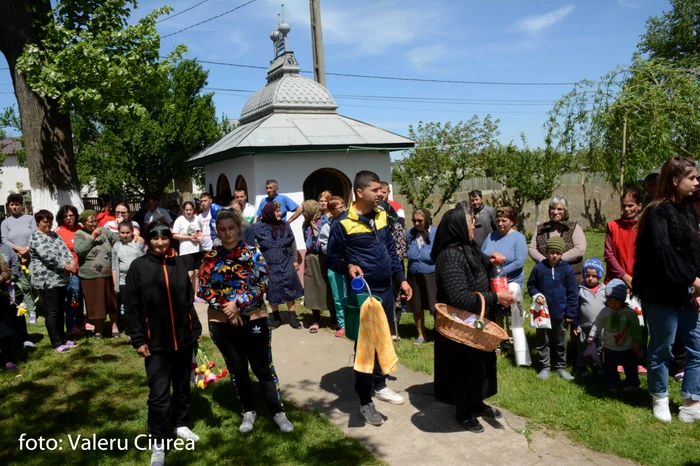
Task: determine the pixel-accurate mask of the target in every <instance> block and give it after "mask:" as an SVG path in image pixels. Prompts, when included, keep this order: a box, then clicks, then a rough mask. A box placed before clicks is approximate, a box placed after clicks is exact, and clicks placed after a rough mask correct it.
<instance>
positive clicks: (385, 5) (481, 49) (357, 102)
mask: <svg viewBox="0 0 700 466" xmlns="http://www.w3.org/2000/svg"><path fill="white" fill-rule="evenodd" d="M201 1H202V0H170V1H165V0H141V1H139V2H138V8H137V9H136V10H134V12H133V17H132V20H134V21H135V20H137V19H138V18H140V17H142V16H144V15H145V14H147V13H148V12H150V11H152V10H153V9H154V8H156V7H159V6H163V5H166V4H167V5H171V6H172V7H173V8H174V11H173V12H172V13H171V16H172V15H175V14H177V13H178V12H181V11H183V10H185V9H187V8H190V7H192V6H194V5H196V4H198V3H200V2H201ZM246 1H247V0H207V1H205V2H204V3H202V4H201V5H199V6H197V7H195V8H193V9H191V10H189V11H187V12H185V13H183V14H180V15H178V16H174V17H172V18H168V19H166V20H164V21H162V22H160V23H158V30H159V32H160V34H161V36H165V35H167V34H171V33H176V34H174V35H172V36H170V37H164V38H162V40H161V52H162V55H166V54H167V53H168V52H170V51H171V50H172V49H173V47H175V46H176V45H178V44H185V45H186V46H187V47H188V49H189V51H188V54H187V58H197V59H199V60H206V61H215V62H225V63H235V64H243V65H255V66H264V67H267V66H268V65H269V62H270V60H272V59H273V58H274V57H273V47H272V42H271V41H270V37H269V36H270V32H271V31H272V30H273V29H274V27H275V23H276V21H277V14H278V13H279V12H280V11H281V6H280V4H281V1H277V0H255V1H254V2H253V3H250V4H249V5H246V6H244V7H242V8H240V9H238V10H236V11H234V12H232V13H229V14H226V15H223V16H221V17H219V18H217V19H214V20H212V21H209V22H206V23H204V24H202V25H200V26H196V27H193V28H191V29H188V30H186V31H183V32H177V31H180V30H181V29H183V28H186V27H188V26H191V25H194V24H196V23H198V22H200V21H204V20H206V19H208V18H211V17H214V16H216V15H219V14H221V13H224V12H226V11H228V10H231V9H233V8H235V7H237V6H239V5H241V4H244V3H245V2H246ZM284 3H285V7H284V12H285V19H286V21H287V22H288V23H289V24H290V27H291V31H290V33H289V35H288V49H289V50H292V51H294V53H295V55H296V58H297V60H298V62H299V64H300V66H301V68H302V70H307V71H308V70H312V69H313V63H312V62H313V60H312V54H311V29H310V25H309V1H308V0H286V1H284ZM669 8H670V6H669V3H668V1H667V0H585V1H578V2H568V1H566V0H564V1H554V0H534V1H526V0H480V1H474V0H433V1H430V2H426V1H425V0H352V1H347V0H321V19H322V25H323V38H324V47H325V60H326V72H328V73H333V72H335V73H351V74H363V75H375V76H394V77H405V78H417V79H433V80H435V79H437V80H459V81H480V82H501V83H502V82H507V83H513V82H520V83H522V82H528V83H573V82H576V81H579V80H581V79H584V78H587V79H593V80H595V79H599V78H600V77H601V76H603V75H604V74H606V73H607V72H608V71H610V70H612V69H614V68H615V67H616V66H618V65H626V64H628V63H630V60H631V58H632V53H633V52H634V51H635V50H636V46H637V43H638V42H639V38H640V35H641V34H643V33H644V31H645V23H646V20H647V18H648V17H649V16H655V15H660V14H662V12H663V11H665V10H668V9H669ZM164 18H165V17H164ZM6 66H7V65H6V62H5V60H4V57H2V55H0V109H1V108H5V107H7V106H11V105H15V106H16V100H15V97H14V94H13V92H12V86H11V79H10V75H9V71H7V70H6V69H2V68H6ZM204 66H205V68H208V69H209V87H210V88H224V89H238V90H242V91H249V92H232V91H216V93H215V97H214V101H215V103H216V110H217V114H219V115H221V114H226V115H227V116H228V117H230V118H237V117H238V116H239V114H240V111H241V109H242V107H243V105H244V104H245V102H246V100H247V99H248V97H249V96H250V95H251V94H252V92H253V91H255V90H257V89H259V88H261V87H262V86H264V85H265V76H266V71H265V70H263V69H254V68H239V67H230V66H219V65H211V64H204ZM305 76H307V77H310V78H311V79H313V77H312V75H308V74H307V75H305ZM327 87H328V89H329V91H330V92H331V94H332V95H334V97H335V100H336V102H337V103H338V105H339V108H338V112H339V113H341V114H342V115H345V116H348V117H351V118H355V119H358V120H362V121H364V122H367V123H370V124H373V125H376V126H379V127H382V128H384V129H386V130H389V131H393V132H395V133H398V134H402V135H407V134H408V127H409V125H411V124H412V125H416V124H417V123H418V122H419V121H424V122H429V121H440V122H448V121H450V122H453V123H456V122H458V121H462V120H468V119H469V118H471V117H472V116H473V115H475V114H476V115H478V116H479V117H481V118H483V117H484V116H486V115H488V114H491V115H492V117H493V118H494V119H499V120H500V123H499V130H500V133H501V136H500V138H501V139H500V140H501V142H503V143H507V142H509V141H510V140H515V141H517V140H518V139H519V134H520V133H521V132H524V133H526V134H527V138H528V143H529V144H530V145H532V146H537V145H541V144H542V141H543V137H544V132H543V131H542V128H543V124H544V122H545V120H546V117H547V116H546V113H547V111H549V110H550V109H551V108H552V105H553V104H554V102H555V101H556V100H557V99H559V98H560V97H562V96H563V95H564V94H566V93H567V92H568V91H569V90H571V88H572V85H571V84H566V85H540V86H522V85H476V84H448V83H433V82H420V81H396V80H381V79H364V78H351V77H341V76H332V75H331V76H328V77H327ZM387 97H389V99H387ZM407 98H408V99H407Z"/></svg>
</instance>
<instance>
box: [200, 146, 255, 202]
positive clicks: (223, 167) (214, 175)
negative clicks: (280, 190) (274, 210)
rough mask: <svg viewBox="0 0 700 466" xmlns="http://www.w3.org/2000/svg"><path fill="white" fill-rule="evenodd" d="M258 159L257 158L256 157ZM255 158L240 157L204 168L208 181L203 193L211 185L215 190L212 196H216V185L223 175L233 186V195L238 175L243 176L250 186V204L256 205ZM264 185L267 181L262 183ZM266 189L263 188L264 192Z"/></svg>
mask: <svg viewBox="0 0 700 466" xmlns="http://www.w3.org/2000/svg"><path fill="white" fill-rule="evenodd" d="M256 157H257V156H256ZM254 163H255V158H254V157H253V156H252V155H248V156H245V157H238V158H235V159H231V160H224V161H223V162H217V163H212V164H209V165H206V166H205V167H204V176H205V179H206V184H207V185H206V186H204V187H203V190H202V191H199V192H198V194H199V193H200V192H203V191H206V190H208V189H209V184H210V183H211V185H212V187H213V188H214V192H212V195H214V196H216V184H217V181H218V180H219V175H221V174H222V173H223V174H224V175H226V177H227V178H228V182H229V185H231V194H233V190H234V189H236V178H238V175H243V178H245V181H246V183H247V184H248V202H250V203H251V204H255V203H254V200H255V196H254V193H255V181H256V180H255V170H254ZM262 182H263V183H264V182H265V180H263V181H262ZM264 191H265V187H264V186H263V192H264Z"/></svg>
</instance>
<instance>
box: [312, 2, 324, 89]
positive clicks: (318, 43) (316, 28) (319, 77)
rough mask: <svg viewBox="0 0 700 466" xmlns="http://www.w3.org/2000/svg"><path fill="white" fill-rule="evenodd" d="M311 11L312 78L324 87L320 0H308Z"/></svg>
mask: <svg viewBox="0 0 700 466" xmlns="http://www.w3.org/2000/svg"><path fill="white" fill-rule="evenodd" d="M309 10H310V12H311V46H312V49H313V56H314V80H315V81H316V82H317V83H319V84H320V85H321V86H323V87H326V60H325V58H324V57H323V31H322V28H321V0H309Z"/></svg>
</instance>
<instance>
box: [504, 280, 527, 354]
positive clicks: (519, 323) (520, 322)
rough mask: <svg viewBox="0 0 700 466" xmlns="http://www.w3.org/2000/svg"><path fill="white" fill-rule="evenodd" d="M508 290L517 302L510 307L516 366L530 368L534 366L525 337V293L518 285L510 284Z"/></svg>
mask: <svg viewBox="0 0 700 466" xmlns="http://www.w3.org/2000/svg"><path fill="white" fill-rule="evenodd" d="M508 290H510V292H511V293H513V296H515V299H516V301H515V302H514V303H513V304H511V305H510V331H511V333H512V334H513V353H514V354H515V364H516V365H518V366H529V365H531V364H532V359H531V358H530V349H529V348H528V346H527V338H526V337H525V328H524V327H525V319H524V317H523V314H524V312H523V308H524V307H525V306H524V305H523V291H522V289H521V288H520V285H518V284H517V283H509V284H508Z"/></svg>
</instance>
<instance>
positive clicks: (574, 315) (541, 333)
mask: <svg viewBox="0 0 700 466" xmlns="http://www.w3.org/2000/svg"><path fill="white" fill-rule="evenodd" d="M565 249H566V245H565V244H564V240H563V239H562V238H561V236H552V237H551V238H549V240H548V241H547V256H546V258H545V260H543V261H542V262H540V263H539V264H537V265H536V266H535V268H534V269H532V273H531V274H530V278H529V279H528V281H527V290H528V292H529V293H530V296H532V299H533V300H534V301H536V302H537V303H538V304H546V305H547V308H548V310H549V315H550V318H551V321H552V328H551V329H542V328H538V329H537V340H536V342H537V356H538V357H539V359H540V364H541V366H542V369H541V370H540V373H539V374H538V375H537V377H539V378H540V379H542V380H545V379H547V378H548V377H549V374H550V367H551V365H550V352H551V353H553V355H552V358H551V359H552V360H553V361H552V365H553V366H554V370H556V371H557V374H559V376H560V377H561V378H562V379H564V380H566V381H568V382H570V381H572V380H574V377H573V376H572V375H571V374H569V373H568V372H566V370H565V367H566V327H567V326H568V325H570V324H571V325H573V328H578V326H579V325H578V304H579V302H578V286H577V285H576V274H575V272H574V269H573V268H572V267H571V266H570V265H569V263H568V262H566V261H563V260H561V256H562V254H563V253H564V250H565Z"/></svg>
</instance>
